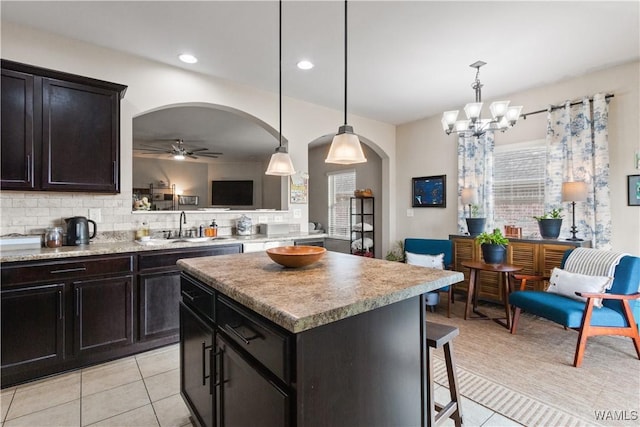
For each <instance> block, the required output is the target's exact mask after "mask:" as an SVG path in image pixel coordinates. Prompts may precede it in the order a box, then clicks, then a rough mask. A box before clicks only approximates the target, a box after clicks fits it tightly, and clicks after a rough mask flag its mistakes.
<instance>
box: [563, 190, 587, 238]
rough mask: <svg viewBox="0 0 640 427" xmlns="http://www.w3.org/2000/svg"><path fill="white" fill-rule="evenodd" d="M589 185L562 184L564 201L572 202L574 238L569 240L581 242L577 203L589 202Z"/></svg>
mask: <svg viewBox="0 0 640 427" xmlns="http://www.w3.org/2000/svg"><path fill="white" fill-rule="evenodd" d="M587 193H588V191H587V184H586V183H584V182H579V181H568V182H563V183H562V201H563V202H571V212H572V225H571V234H572V237H570V238H568V239H567V240H572V241H581V240H582V239H579V238H577V237H576V233H577V232H578V229H577V228H576V202H584V201H585V200H587Z"/></svg>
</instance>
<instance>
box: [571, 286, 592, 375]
mask: <svg viewBox="0 0 640 427" xmlns="http://www.w3.org/2000/svg"><path fill="white" fill-rule="evenodd" d="M594 301H595V300H594V299H593V298H588V300H587V308H586V310H585V311H584V315H583V316H582V324H581V325H580V332H579V334H578V343H577V345H576V355H575V357H574V359H573V366H575V367H576V368H579V367H580V365H582V358H583V357H584V351H585V349H586V348H587V338H589V335H590V332H591V331H590V330H591V314H592V313H593V303H594Z"/></svg>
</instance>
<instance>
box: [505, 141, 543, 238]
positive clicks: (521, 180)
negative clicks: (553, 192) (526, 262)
mask: <svg viewBox="0 0 640 427" xmlns="http://www.w3.org/2000/svg"><path fill="white" fill-rule="evenodd" d="M546 161H547V147H546V143H545V140H544V139H541V140H536V141H531V142H526V143H519V144H508V145H502V146H496V147H495V152H494V177H493V195H494V209H495V214H494V215H495V217H494V219H495V222H496V223H497V224H509V225H515V226H517V227H522V235H523V236H531V235H534V234H536V233H538V225H537V223H536V222H535V221H534V220H533V219H532V217H533V216H534V215H540V214H542V212H543V211H544V189H545V185H544V183H545V170H546Z"/></svg>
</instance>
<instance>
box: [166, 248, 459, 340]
mask: <svg viewBox="0 0 640 427" xmlns="http://www.w3.org/2000/svg"><path fill="white" fill-rule="evenodd" d="M178 266H179V267H181V268H182V269H183V270H184V271H185V272H187V273H189V274H190V275H192V276H193V277H195V278H196V279H199V280H200V281H201V282H203V283H204V284H205V285H208V286H210V287H211V288H214V289H216V290H217V291H219V292H221V293H222V294H224V295H226V296H228V297H229V298H231V299H233V300H235V301H237V302H238V303H240V304H242V305H244V306H245V307H247V308H249V309H251V310H253V311H255V312H256V313H258V314H260V315H262V316H264V317H266V318H267V319H269V320H271V321H272V322H274V323H276V324H277V325H279V326H281V327H283V328H285V329H286V330H288V331H290V332H293V333H298V332H302V331H305V330H308V329H312V328H315V327H318V326H322V325H325V324H328V323H331V322H334V321H337V320H340V319H344V318H347V317H351V316H355V315H357V314H360V313H364V312H367V311H370V310H374V309H376V308H379V307H382V306H386V305H389V304H393V303H395V302H398V301H402V300H405V299H409V298H412V297H415V296H417V295H420V294H423V293H425V292H429V291H433V290H436V289H439V288H442V287H445V286H448V285H452V284H454V283H458V282H461V281H462V280H463V279H464V276H463V274H462V273H460V272H456V271H449V270H436V269H431V268H425V267H419V266H413V265H408V264H404V263H399V262H392V261H385V260H380V259H373V258H366V257H359V256H354V255H347V254H342V253H337V252H330V251H328V252H327V253H326V254H325V256H324V257H323V258H322V259H321V260H320V261H319V262H317V263H315V264H312V265H310V266H307V267H303V268H285V267H282V266H281V265H279V264H276V263H275V262H273V261H272V260H271V259H270V258H269V257H268V255H267V254H266V253H265V252H264V251H263V252H256V253H250V254H235V255H220V256H215V257H202V258H190V259H182V260H179V261H178Z"/></svg>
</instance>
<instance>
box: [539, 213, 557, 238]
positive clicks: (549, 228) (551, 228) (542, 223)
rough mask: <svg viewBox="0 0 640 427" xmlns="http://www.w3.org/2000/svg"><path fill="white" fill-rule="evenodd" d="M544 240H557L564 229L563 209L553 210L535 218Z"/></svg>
mask: <svg viewBox="0 0 640 427" xmlns="http://www.w3.org/2000/svg"><path fill="white" fill-rule="evenodd" d="M533 219H535V220H536V221H538V228H539V229H540V235H541V236H542V238H543V239H557V238H558V236H559V235H560V227H562V208H556V209H551V210H550V211H548V212H545V213H544V214H542V215H541V216H534V217H533Z"/></svg>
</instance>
